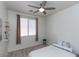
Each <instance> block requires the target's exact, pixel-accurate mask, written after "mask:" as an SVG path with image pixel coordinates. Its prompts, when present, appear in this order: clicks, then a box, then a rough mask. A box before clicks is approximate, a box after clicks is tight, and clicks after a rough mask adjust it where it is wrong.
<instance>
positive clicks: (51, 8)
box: [28, 1, 56, 15]
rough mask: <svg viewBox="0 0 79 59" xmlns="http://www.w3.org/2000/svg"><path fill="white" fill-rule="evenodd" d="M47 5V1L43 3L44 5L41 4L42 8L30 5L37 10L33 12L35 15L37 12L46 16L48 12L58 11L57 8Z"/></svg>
mask: <svg viewBox="0 0 79 59" xmlns="http://www.w3.org/2000/svg"><path fill="white" fill-rule="evenodd" d="M46 3H47V1H43V2H42V3H40V7H38V6H33V5H28V6H29V7H33V8H36V9H37V10H36V11H34V12H33V14H35V13H37V12H41V13H43V14H44V15H46V14H47V13H46V10H54V9H56V8H55V7H46V8H45V6H46Z"/></svg>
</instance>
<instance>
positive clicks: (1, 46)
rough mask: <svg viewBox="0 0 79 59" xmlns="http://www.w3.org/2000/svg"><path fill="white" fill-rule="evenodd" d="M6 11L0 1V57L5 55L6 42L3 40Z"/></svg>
mask: <svg viewBox="0 0 79 59" xmlns="http://www.w3.org/2000/svg"><path fill="white" fill-rule="evenodd" d="M7 16H8V15H7V9H6V7H5V4H4V2H1V1H0V19H1V20H2V41H0V56H5V55H6V53H7V46H8V45H7V40H6V39H5V34H4V31H5V28H4V26H5V20H7Z"/></svg>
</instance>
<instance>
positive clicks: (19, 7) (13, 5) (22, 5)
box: [5, 1, 78, 16]
mask: <svg viewBox="0 0 79 59" xmlns="http://www.w3.org/2000/svg"><path fill="white" fill-rule="evenodd" d="M41 2H42V1H6V2H5V4H6V7H7V9H8V10H12V11H18V12H22V13H28V14H33V13H32V12H30V11H29V10H33V11H36V10H37V9H35V8H32V7H28V6H27V5H34V6H39V4H40V3H41ZM77 3H78V2H77V1H47V5H46V6H45V7H56V9H55V10H47V11H46V12H47V14H48V15H49V14H52V13H55V12H58V11H60V10H62V9H65V8H68V7H70V6H72V5H74V4H77ZM36 15H42V16H43V14H42V13H40V12H38V13H36Z"/></svg>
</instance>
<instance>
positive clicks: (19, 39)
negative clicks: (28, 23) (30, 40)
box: [16, 15, 21, 44]
mask: <svg viewBox="0 0 79 59" xmlns="http://www.w3.org/2000/svg"><path fill="white" fill-rule="evenodd" d="M20 36H21V35H20V15H17V27H16V44H21V37H20Z"/></svg>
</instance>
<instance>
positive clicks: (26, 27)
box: [20, 18, 36, 36]
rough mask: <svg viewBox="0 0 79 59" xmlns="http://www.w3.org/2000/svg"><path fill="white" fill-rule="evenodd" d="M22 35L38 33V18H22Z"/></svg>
mask: <svg viewBox="0 0 79 59" xmlns="http://www.w3.org/2000/svg"><path fill="white" fill-rule="evenodd" d="M20 20H21V36H28V35H29V36H31V35H36V20H35V19H29V18H21V19H20Z"/></svg>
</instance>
